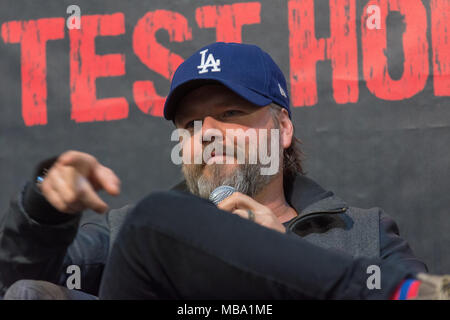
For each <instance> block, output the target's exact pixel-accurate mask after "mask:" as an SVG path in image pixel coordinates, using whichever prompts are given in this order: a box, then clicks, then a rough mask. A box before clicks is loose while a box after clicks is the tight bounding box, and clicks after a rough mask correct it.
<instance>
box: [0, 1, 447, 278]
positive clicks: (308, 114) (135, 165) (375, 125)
mask: <svg viewBox="0 0 450 320" xmlns="http://www.w3.org/2000/svg"><path fill="white" fill-rule="evenodd" d="M238 3H244V4H247V5H249V6H250V7H248V8H251V9H252V11H251V12H246V10H243V9H240V10H237V9H236V8H235V7H233V8H234V9H236V10H235V11H231V12H232V13H234V15H235V16H233V17H232V19H231V20H229V21H228V22H224V26H225V27H224V26H223V25H222V27H221V28H222V29H221V31H220V32H221V33H220V34H216V29H215V28H200V27H199V23H198V21H197V20H198V19H196V10H197V9H198V8H200V7H204V6H217V8H215V10H216V12H218V14H221V15H226V14H227V11H226V10H227V8H231V7H227V6H226V5H235V4H238ZM308 3H313V4H314V7H313V10H312V11H311V10H310V11H309V12H308V15H307V16H308V17H313V18H315V21H313V24H314V29H315V37H317V38H328V37H330V35H331V34H333V30H334V29H333V28H337V29H338V28H339V27H340V26H341V25H340V24H339V23H334V25H333V24H330V18H331V17H332V16H333V15H335V11H336V10H337V8H341V9H342V7H343V6H344V7H346V8H345V10H347V11H346V12H347V13H348V12H350V13H349V14H350V15H351V14H352V12H354V13H355V17H356V23H355V27H354V29H353V30H351V29H350V31H349V32H350V33H352V32H353V33H355V41H354V42H353V43H354V45H355V50H356V51H354V54H355V57H356V58H357V60H354V61H357V64H356V66H357V68H358V69H357V71H356V72H357V73H356V76H357V77H356V78H354V79H348V77H350V76H349V75H346V74H345V73H344V74H342V73H338V72H335V73H334V74H333V72H334V71H333V70H334V69H333V68H334V66H333V64H332V63H331V62H330V60H323V61H319V62H318V63H317V64H316V65H315V64H314V63H315V62H313V64H312V67H311V68H310V71H311V70H316V71H317V81H313V82H312V83H313V84H314V83H316V85H317V98H318V99H317V102H314V101H313V102H310V103H309V105H308V103H304V102H302V100H301V99H299V98H297V100H296V101H295V103H294V102H293V107H295V108H293V119H294V124H295V126H296V136H297V137H299V138H300V139H301V140H302V141H303V150H304V152H305V153H306V156H307V158H306V161H305V168H306V171H307V172H308V175H309V176H310V177H312V178H313V179H315V180H316V181H318V182H319V183H320V184H321V185H322V186H324V187H325V188H328V189H330V190H333V191H334V192H335V193H336V194H337V195H339V196H340V197H342V198H343V199H345V200H346V201H347V202H348V203H349V204H351V205H353V206H360V207H372V206H379V207H382V208H383V209H384V210H385V211H386V212H387V213H388V214H390V215H391V216H393V217H394V218H395V219H396V221H397V222H398V224H399V227H400V231H401V235H402V236H403V237H405V238H406V239H407V240H408V241H409V242H410V244H411V246H412V247H413V249H414V251H415V253H416V254H417V255H418V256H419V257H420V258H422V259H423V260H425V262H426V263H427V264H428V266H429V268H430V271H432V272H435V273H444V272H446V273H448V272H450V254H449V248H450V232H449V231H450V216H449V214H450V210H449V208H450V196H449V195H448V193H449V191H450V188H449V187H450V169H449V159H450V157H449V156H450V152H449V150H450V149H449V148H448V145H449V143H450V127H449V125H450V104H449V102H450V99H449V95H450V89H449V88H450V86H449V84H448V81H449V77H450V69H449V62H448V59H449V55H448V54H447V55H445V54H443V53H444V52H446V50H447V51H448V50H449V48H450V47H449V46H448V43H449V42H450V35H449V33H448V32H449V31H447V33H444V32H441V33H439V32H440V31H442V30H444V28H443V27H442V24H446V28H447V30H450V25H449V22H448V21H449V20H450V19H448V18H450V12H449V11H450V10H449V8H450V5H449V1H447V0H444V1H439V0H436V1H419V0H408V1H401V0H398V1H387V0H386V1H383V0H380V1H371V3H375V4H379V5H380V8H381V16H382V17H385V16H386V15H387V19H382V24H381V28H382V30H384V31H383V32H384V35H385V36H386V39H387V50H386V51H385V56H386V59H387V62H388V72H387V73H386V74H388V75H389V76H390V77H391V78H392V79H395V80H399V79H401V78H402V77H403V75H404V74H405V73H406V72H408V70H407V69H405V67H404V61H405V59H406V58H408V57H410V56H408V53H411V52H412V51H414V50H415V49H414V46H415V44H414V41H415V40H414V39H411V37H410V38H408V39H409V40H408V41H409V42H408V41H406V44H405V42H402V39H403V37H406V35H407V34H408V33H407V31H408V30H412V29H408V28H413V29H414V24H411V20H408V15H409V16H411V11H409V12H408V15H407V16H406V17H405V14H403V13H402V12H401V11H397V9H398V8H397V4H398V5H399V6H401V7H402V8H403V9H404V10H413V11H414V10H415V11H417V12H415V13H416V14H417V15H414V14H413V15H412V16H413V21H414V22H415V23H419V24H420V23H423V22H425V24H422V25H420V29H421V30H424V34H425V36H426V44H427V45H428V47H426V48H425V49H424V50H425V51H424V52H425V53H426V55H427V57H426V59H425V63H426V64H427V66H426V67H423V66H422V69H423V68H425V69H427V70H426V73H424V74H421V76H420V77H422V78H421V79H423V78H425V79H426V80H425V83H424V84H425V86H424V88H423V89H422V88H420V89H418V90H417V93H415V94H413V95H412V96H411V97H406V96H405V95H406V93H405V94H404V92H403V93H402V90H405V92H406V91H407V90H409V88H410V86H409V83H408V82H407V81H405V82H404V84H405V85H403V86H400V88H399V89H397V90H399V91H400V92H398V93H397V95H396V96H395V95H393V97H394V98H391V99H386V98H383V97H382V95H381V94H376V93H375V94H374V92H373V90H372V91H371V90H369V89H368V86H367V83H366V80H367V76H366V75H365V74H364V72H363V64H364V61H365V60H364V59H366V54H367V57H369V55H370V53H371V52H374V51H376V48H375V47H376V46H377V45H378V44H376V43H373V44H371V43H366V44H365V49H364V48H363V43H362V36H363V33H364V32H370V31H367V30H366V31H364V30H363V28H364V20H363V22H362V23H361V19H362V18H361V17H362V16H363V15H364V14H365V13H364V12H365V10H366V9H365V8H366V5H368V1H364V0H357V1H356V0H348V1H347V0H345V1H339V0H335V1H330V2H329V1H314V2H313V1H306V0H305V1H295V0H293V1H265V0H260V1H256V2H250V1H247V2H246V1H211V0H209V1H206V0H204V1H188V0H177V1H172V0H147V1H120V0H114V1H106V0H102V1H56V0H54V1H23V0H22V1H19V0H13V1H7V0H2V1H1V2H0V25H2V39H1V40H0V54H1V59H0V84H1V85H0V105H1V114H0V181H1V187H0V190H1V192H0V204H1V208H2V212H4V211H5V210H6V209H7V207H8V201H9V198H10V197H11V195H12V194H13V193H14V192H16V191H18V190H20V188H21V186H22V185H23V184H24V183H25V181H26V180H27V179H29V178H30V175H31V173H32V169H33V167H34V165H35V164H36V163H37V162H38V161H40V160H42V159H45V158H48V157H49V156H52V155H56V154H59V153H61V152H63V151H65V150H68V149H76V150H82V151H85V152H88V153H91V154H93V155H95V156H96V157H97V158H98V159H99V160H100V161H101V162H103V163H104V164H105V165H107V166H109V167H110V168H112V169H113V170H114V171H115V172H116V173H117V174H118V176H119V177H120V178H121V180H122V190H123V191H122V193H121V195H120V196H119V197H117V198H112V197H109V196H107V195H105V194H103V196H104V198H105V199H106V200H107V202H108V203H109V204H110V206H111V207H119V206H122V205H124V204H127V203H129V202H134V201H138V200H139V199H140V198H142V197H143V196H145V195H146V194H148V193H149V192H151V191H154V190H158V189H166V188H169V187H170V186H172V185H174V184H175V183H176V182H178V181H179V180H180V179H181V174H180V169H179V168H178V167H176V166H175V165H173V164H172V163H171V160H170V151H171V148H172V147H173V145H174V143H172V142H170V133H171V130H172V129H173V127H172V124H171V123H169V122H167V121H165V120H164V119H162V118H161V117H159V116H155V115H152V114H148V113H146V112H144V111H143V108H139V107H138V105H137V104H136V100H135V97H134V95H133V83H134V82H135V81H146V80H150V81H152V82H153V83H154V86H155V89H156V92H157V94H158V95H159V96H161V97H164V96H165V95H166V94H167V92H168V87H169V80H168V79H167V78H168V77H167V76H164V75H162V74H161V72H157V71H155V69H157V68H149V67H148V65H146V64H144V63H143V62H142V61H141V60H140V59H139V58H138V57H137V55H136V52H135V51H136V50H135V49H133V32H134V30H135V27H136V25H137V23H138V21H139V20H140V19H141V18H143V17H144V15H145V14H147V13H148V12H155V11H157V10H168V11H174V12H177V13H179V14H180V15H182V17H184V19H185V21H186V22H187V24H188V28H189V32H190V36H186V37H184V39H181V40H178V41H174V40H173V38H172V35H170V33H169V32H168V31H167V30H163V29H160V30H157V32H156V33H155V37H156V42H157V43H159V44H160V45H161V46H162V47H165V48H168V49H169V50H170V52H173V53H175V54H177V55H179V56H180V57H182V58H186V57H188V56H189V55H190V54H191V53H193V52H194V51H195V50H196V49H198V48H200V47H201V46H203V45H206V44H208V43H210V42H214V41H216V39H218V38H220V37H227V35H228V36H230V37H231V39H237V40H239V39H238V38H239V36H241V37H242V38H241V40H242V41H243V42H246V43H253V44H256V45H259V46H260V47H261V48H263V49H264V50H266V51H267V52H269V53H270V54H271V56H272V57H273V58H274V60H275V61H276V62H277V63H278V64H279V65H280V67H281V69H282V70H283V72H284V73H285V75H286V77H287V78H288V80H289V79H290V76H289V75H290V74H291V73H292V74H294V73H295V72H296V70H295V63H294V62H295V61H297V62H298V60H295V59H296V57H295V48H294V47H295V46H296V40H298V39H300V37H301V34H302V32H303V31H302V30H303V29H302V28H304V27H305V26H304V24H303V23H306V20H307V19H306V18H305V17H306V16H301V15H299V14H298V12H296V11H295V10H296V8H297V9H298V8H299V7H302V8H306V7H307V5H308ZM71 4H76V5H78V6H79V7H80V9H81V14H82V16H85V15H110V14H117V13H119V20H120V19H122V18H121V17H123V21H124V26H123V32H119V33H120V34H118V35H115V36H98V37H97V38H96V39H95V52H96V54H98V55H105V54H121V55H123V58H124V61H125V62H124V70H123V72H122V75H120V76H116V77H114V76H112V77H104V78H98V79H96V80H95V85H96V90H97V98H98V99H103V98H107V97H123V98H124V99H126V101H127V104H128V106H127V107H126V108H125V109H127V110H128V114H127V115H125V116H123V115H122V118H121V119H117V120H108V119H105V118H103V119H99V120H97V121H95V120H94V121H92V120H91V121H75V120H74V119H73V118H72V116H73V110H72V109H73V108H74V103H73V101H71V92H72V91H71V85H70V77H71V67H70V59H71V57H70V47H71V42H70V40H69V30H68V28H67V27H66V25H65V23H66V21H65V19H67V18H68V16H69V14H67V13H66V8H67V7H68V6H69V5H71ZM330 4H331V5H332V6H330ZM383 4H389V6H388V7H383ZM224 5H225V7H223V6H224ZM353 6H354V7H353ZM439 6H440V7H439ZM224 8H225V9H224ZM385 8H390V9H389V10H390V11H388V12H384V13H383V10H385ZM396 8H397V9H396ZM417 8H423V12H425V20H421V19H418V18H417V16H419V17H421V12H422V11H421V10H417ZM433 8H434V10H435V11H433ZM436 8H438V9H439V10H437V9H436ZM310 9H311V8H310ZM221 10H222V11H221ZM258 10H260V12H258ZM443 10H444V12H443ZM247 11H248V10H247ZM438 11H439V12H438ZM239 14H241V15H242V14H244V19H245V18H246V17H247V18H248V19H250V20H252V19H253V20H254V19H255V16H256V18H257V20H258V19H259V22H257V23H250V24H247V25H244V26H243V27H242V32H241V33H240V32H237V33H236V32H235V33H233V30H232V28H233V26H235V25H236V21H238V20H239V19H238V18H236V16H237V15H239ZM434 14H435V15H436V16H438V17H440V18H441V20H440V21H441V25H440V26H441V28H440V29H439V28H438V27H436V28H435V29H433V27H432V25H433V24H432V22H433V20H432V18H433V17H435V16H434ZM442 17H444V18H445V19H444V18H442ZM43 18H61V19H64V21H63V23H64V26H63V27H60V26H59V25H58V26H57V27H55V28H57V29H58V30H59V29H60V30H62V31H60V35H59V36H57V38H58V37H59V39H56V40H49V41H48V42H47V43H46V46H45V48H46V59H45V60H44V61H45V62H46V64H47V70H46V72H45V73H44V74H45V78H44V82H45V83H46V85H47V92H48V94H47V98H46V100H45V103H44V106H45V108H46V121H45V122H46V123H45V124H43V123H40V124H39V123H37V122H38V121H37V120H36V121H37V122H36V123H32V122H33V121H31V122H28V124H27V122H26V121H25V118H27V117H28V116H27V115H25V114H24V113H23V110H30V109H26V108H29V105H28V106H26V105H25V104H26V103H24V99H23V98H22V93H23V90H24V89H23V87H22V80H23V79H22V78H23V76H22V74H21V70H22V68H23V67H24V61H23V60H21V52H22V47H21V44H19V43H12V42H14V41H13V40H11V39H13V37H14V35H13V33H14V32H16V33H17V30H16V31H14V30H13V29H14V28H13V27H14V26H13V25H8V26H9V27H11V28H10V29H7V27H6V26H7V25H6V23H7V22H10V21H22V22H21V25H22V26H24V25H26V23H25V22H26V21H31V20H38V19H43ZM341 18H342V17H341ZM296 19H299V20H300V22H299V24H298V25H297V26H298V27H299V28H300V29H301V30H295V28H294V26H293V25H290V22H292V23H294V22H295V21H297V22H298V20H296ZM302 19H304V20H302ZM163 20H164V19H163ZM163 20H159V22H163ZM225 20H226V19H225ZM225 20H224V21H225ZM250 20H249V21H250ZM55 21H56V20H55ZM180 21H181V20H180ZM303 21H305V22H303ZM384 21H386V22H387V24H384ZM147 22H148V23H149V24H151V23H152V21H147ZM353 22H355V21H353ZM58 23H59V22H57V23H56V24H58ZM114 23H117V21H115V22H114ZM116 27H117V28H118V29H119V31H120V23H119V26H116ZM416 27H417V26H416ZM218 29H219V28H218ZM81 30H83V21H82V24H81ZM7 31H9V33H8V32H7ZM47 31H48V29H47ZM347 31H348V30H347ZM304 34H305V33H304ZM40 35H41V34H38V35H37V36H38V38H39V36H40ZM435 35H436V37H437V39H441V40H442V41H440V42H439V41H437V40H436V42H435V46H434V47H433V45H432V44H433V41H432V40H433V39H434V38H433V36H435ZM309 36H313V35H311V34H309ZM233 37H238V38H233ZM439 37H440V38H439ZM147 40H148V37H146V36H141V37H140V38H139V39H138V42H139V43H144V45H145V41H147ZM225 40H227V39H225ZM403 40H404V41H405V39H403ZM416 40H417V39H416ZM16 42H17V41H16ZM446 43H447V47H446V49H445V50H440V51H439V50H437V49H436V47H437V46H438V45H439V46H445V45H446ZM22 45H23V43H22ZM152 45H153V44H152ZM152 45H149V47H150V48H152ZM337 45H339V43H338V44H337ZM372 45H373V46H374V49H372V48H371V46H372ZM405 46H406V47H405ZM408 46H411V47H412V49H411V48H409V47H408ZM422 49H423V47H422ZM365 50H366V51H365ZM373 50H374V51H373ZM417 50H420V49H417V48H416V51H417ZM433 50H436V51H435V52H438V51H439V52H440V54H441V55H440V56H439V57H436V56H434V55H433V52H434V51H433ZM28 51H29V52H28V56H29V57H28V59H31V60H32V58H30V57H33V56H34V55H35V54H37V53H36V52H38V49H37V48H36V47H32V48H31V50H28ZM22 53H23V52H22ZM423 54H424V53H423V52H422V55H423ZM412 55H413V56H414V55H415V53H413V54H412ZM25 56H27V55H25ZM155 57H156V56H152V63H154V65H158V61H156V62H155ZM341 58H342V57H341ZM437 58H439V59H441V60H440V64H439V66H438V67H439V68H438V69H433V66H434V65H435V60H436V59H437ZM293 59H294V60H295V61H294V60H293ZM367 59H368V58H367ZM293 61H294V62H293ZM422 62H423V61H422ZM82 63H87V62H86V61H82ZM91 63H92V61H91ZM161 63H162V62H161ZM93 65H94V67H95V63H94V64H93ZM314 65H315V66H316V68H314ZM416 66H417V63H416V65H414V66H413V67H416ZM35 67H36V65H31V68H35ZM116 67H117V65H115V66H109V68H112V69H113V68H116ZM418 68H419V69H420V67H418ZM119 69H120V68H119ZM163 69H164V68H163ZM166 69H167V70H169V69H168V68H166ZM436 70H438V71H439V72H440V77H435V74H434V73H436ZM169 71H170V70H169ZM305 72H306V71H305ZM386 74H385V75H386ZM332 75H334V77H335V78H336V79H338V81H337V82H339V81H345V80H352V81H353V85H354V86H355V87H353V89H352V90H353V92H355V88H356V90H358V91H359V92H358V94H357V96H356V99H355V100H353V101H347V102H345V101H344V102H345V103H337V102H336V98H335V97H334V96H333V85H332ZM346 77H347V78H346ZM420 77H419V78H420ZM436 79H438V80H439V81H441V82H440V85H441V87H440V88H441V89H440V91H438V92H437V90H436V87H438V86H437V85H436V81H437V80H436ZM297 80H298V79H296V80H295V81H297ZM413 82H414V81H413ZM289 83H290V85H292V81H291V80H289ZM416 83H417V81H416ZM34 84H35V85H38V86H40V87H39V88H42V80H39V79H38V80H36V81H35V82H34ZM289 88H290V91H295V90H296V94H297V96H301V91H300V90H299V89H298V88H297V89H295V88H293V87H292V86H289ZM311 88H313V86H311V85H310V86H309V89H311ZM25 89H26V90H29V88H25ZM385 89H386V87H385ZM72 90H73V89H72ZM311 90H313V89H311ZM386 90H387V92H389V90H388V89H386ZM81 92H82V91H81ZM312 92H314V90H313V91H312ZM291 94H292V92H291ZM402 94H404V95H403V96H402ZM34 98H36V97H34ZM30 101H33V100H32V99H31V100H29V101H28V102H27V103H29V102H30ZM155 112H156V111H155ZM31 118H32V117H31ZM44 118H45V117H44ZM27 119H29V118H27ZM34 119H36V118H34ZM39 119H41V120H42V117H41V118H39Z"/></svg>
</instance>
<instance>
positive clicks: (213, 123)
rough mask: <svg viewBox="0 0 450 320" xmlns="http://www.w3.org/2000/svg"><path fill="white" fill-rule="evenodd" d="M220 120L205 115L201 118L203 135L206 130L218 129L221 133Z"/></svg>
mask: <svg viewBox="0 0 450 320" xmlns="http://www.w3.org/2000/svg"><path fill="white" fill-rule="evenodd" d="M222 125H223V124H222V122H220V121H218V120H217V119H215V118H214V117H211V116H207V117H205V118H204V119H203V125H202V132H203V135H205V132H206V131H207V130H210V129H212V130H219V131H220V133H221V134H223V128H222Z"/></svg>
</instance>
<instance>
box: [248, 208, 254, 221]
mask: <svg viewBox="0 0 450 320" xmlns="http://www.w3.org/2000/svg"><path fill="white" fill-rule="evenodd" d="M247 214H248V220H250V221H253V222H254V221H255V214H254V213H253V211H252V210H247Z"/></svg>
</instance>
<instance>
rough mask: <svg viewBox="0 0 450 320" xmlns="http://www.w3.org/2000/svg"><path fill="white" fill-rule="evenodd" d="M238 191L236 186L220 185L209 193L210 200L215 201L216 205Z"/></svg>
mask: <svg viewBox="0 0 450 320" xmlns="http://www.w3.org/2000/svg"><path fill="white" fill-rule="evenodd" d="M235 191H236V189H235V188H233V187H230V186H220V187H217V188H215V189H214V190H213V191H212V192H211V194H210V195H209V200H210V201H211V202H213V203H214V204H215V205H216V206H217V205H218V204H219V202H220V201H222V200H224V199H226V198H228V197H229V196H231V195H232V194H233V193H234V192H235Z"/></svg>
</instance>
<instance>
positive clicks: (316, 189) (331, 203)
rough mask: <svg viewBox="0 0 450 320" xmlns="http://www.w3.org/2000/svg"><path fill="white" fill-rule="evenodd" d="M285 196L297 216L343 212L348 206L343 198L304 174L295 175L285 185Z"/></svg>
mask: <svg viewBox="0 0 450 320" xmlns="http://www.w3.org/2000/svg"><path fill="white" fill-rule="evenodd" d="M285 197H286V200H287V202H288V203H289V204H290V205H291V206H292V207H293V208H294V209H295V210H296V211H297V213H298V217H302V216H305V215H308V214H311V213H318V212H328V213H334V212H343V211H345V210H346V209H347V208H348V205H347V203H346V202H345V201H344V200H342V199H341V198H339V197H338V196H336V195H334V193H333V192H331V191H327V190H325V189H323V188H322V187H321V186H320V185H319V184H318V183H317V182H315V181H314V180H312V179H310V178H308V177H306V176H304V175H297V176H296V177H295V178H294V180H293V182H292V184H291V185H290V186H287V187H286V186H285Z"/></svg>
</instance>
